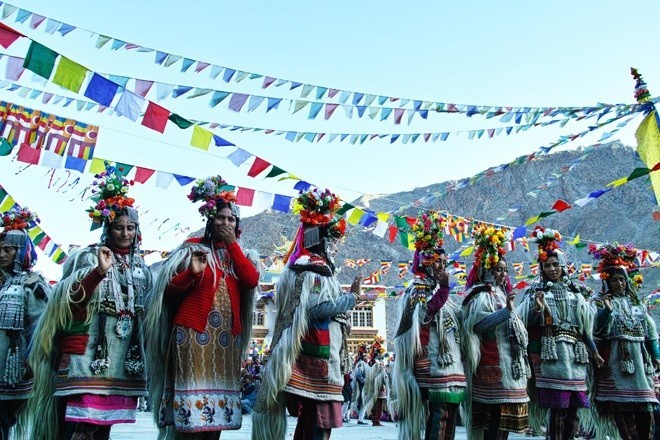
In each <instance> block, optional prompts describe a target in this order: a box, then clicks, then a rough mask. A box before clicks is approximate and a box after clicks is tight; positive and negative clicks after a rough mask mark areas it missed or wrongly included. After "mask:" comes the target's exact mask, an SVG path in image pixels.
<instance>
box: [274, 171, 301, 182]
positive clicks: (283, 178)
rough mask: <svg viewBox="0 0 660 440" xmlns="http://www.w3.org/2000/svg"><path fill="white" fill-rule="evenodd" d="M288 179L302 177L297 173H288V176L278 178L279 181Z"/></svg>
mask: <svg viewBox="0 0 660 440" xmlns="http://www.w3.org/2000/svg"><path fill="white" fill-rule="evenodd" d="M287 179H293V180H302V179H301V178H300V177H298V176H296V175H295V174H291V173H288V174H287V175H286V176H284V177H280V178H279V179H277V181H278V182H281V181H282V180H287Z"/></svg>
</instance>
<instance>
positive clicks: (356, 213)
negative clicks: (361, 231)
mask: <svg viewBox="0 0 660 440" xmlns="http://www.w3.org/2000/svg"><path fill="white" fill-rule="evenodd" d="M363 215H364V211H363V210H361V209H360V208H355V209H354V210H353V212H351V215H350V216H349V217H348V222H349V223H350V224H352V225H357V222H359V221H360V219H361V218H362V216H363Z"/></svg>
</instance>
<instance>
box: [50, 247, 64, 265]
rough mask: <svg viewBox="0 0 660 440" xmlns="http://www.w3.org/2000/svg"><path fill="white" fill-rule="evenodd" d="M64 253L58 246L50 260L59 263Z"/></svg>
mask: <svg viewBox="0 0 660 440" xmlns="http://www.w3.org/2000/svg"><path fill="white" fill-rule="evenodd" d="M63 252H64V251H63V250H62V248H61V247H59V246H58V247H57V248H56V249H55V252H53V255H51V256H50V259H51V260H53V261H55V262H57V260H58V258H60V255H62V253H63Z"/></svg>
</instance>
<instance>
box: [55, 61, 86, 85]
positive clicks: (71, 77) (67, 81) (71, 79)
mask: <svg viewBox="0 0 660 440" xmlns="http://www.w3.org/2000/svg"><path fill="white" fill-rule="evenodd" d="M87 72H89V71H88V70H87V69H86V68H85V67H83V66H81V65H80V64H78V63H76V62H75V61H71V60H70V59H68V58H67V57H65V56H62V57H61V58H60V63H59V64H58V65H57V70H55V76H53V82H54V83H55V84H58V85H60V86H62V87H64V88H65V89H69V90H71V91H73V92H76V93H78V92H80V86H82V83H83V81H84V80H85V76H86V75H87Z"/></svg>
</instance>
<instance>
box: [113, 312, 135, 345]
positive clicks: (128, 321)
mask: <svg viewBox="0 0 660 440" xmlns="http://www.w3.org/2000/svg"><path fill="white" fill-rule="evenodd" d="M115 331H116V332H117V336H119V339H124V338H126V337H128V336H130V335H131V333H133V318H132V316H131V315H129V314H121V315H119V317H118V318H117V324H116V325H115Z"/></svg>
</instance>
